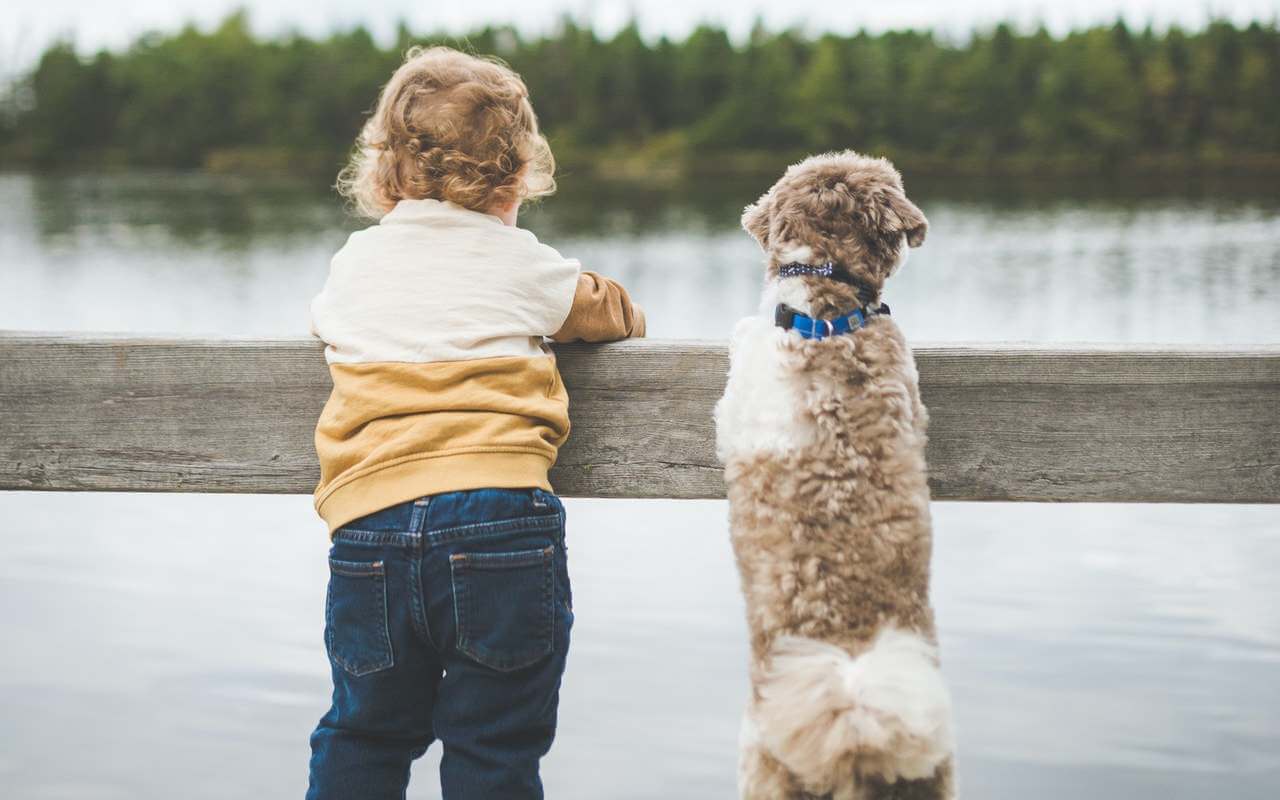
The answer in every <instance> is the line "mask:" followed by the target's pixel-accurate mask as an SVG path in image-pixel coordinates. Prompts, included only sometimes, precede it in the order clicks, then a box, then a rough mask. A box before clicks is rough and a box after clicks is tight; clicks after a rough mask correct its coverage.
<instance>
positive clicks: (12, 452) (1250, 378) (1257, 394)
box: [0, 333, 1280, 503]
mask: <svg viewBox="0 0 1280 800" xmlns="http://www.w3.org/2000/svg"><path fill="white" fill-rule="evenodd" d="M558 353H559V358H560V365H561V369H562V371H563V373H564V376H565V381H566V383H567V384H568V386H569V390H570V394H571V396H572V415H573V426H574V428H573V435H572V437H571V439H570V443H569V444H568V445H567V446H566V447H565V448H564V450H563V451H562V453H561V457H560V463H559V464H558V466H557V467H556V469H555V472H554V473H553V478H552V479H553V482H554V483H555V485H556V487H557V489H558V490H560V491H561V492H562V493H563V494H565V495H569V496H588V495H589V496H597V497H677V498H694V497H721V496H723V494H724V491H723V484H722V478H721V474H720V469H719V466H718V464H717V463H716V460H715V455H714V447H713V438H714V435H713V427H712V423H711V408H712V406H713V404H714V403H715V400H716V399H717V398H718V397H719V394H720V391H721V388H722V387H723V383H724V375H725V371H726V368H727V356H726V352H725V347H724V346H723V345H722V344H719V343H708V342H682V341H662V340H650V341H638V342H621V343H617V344H611V345H603V346H585V345H574V346H564V347H560V348H558ZM916 353H917V359H918V361H919V365H920V374H921V383H922V393H923V395H924V399H925V402H926V403H927V404H928V406H929V409H930V412H931V414H932V417H933V423H932V426H931V438H930V450H929V460H930V468H931V481H932V484H933V489H934V496H935V497H936V498H938V499H948V500H1044V501H1062V500H1066V501H1140V502H1266V503H1271V502H1280V346H1259V347H1242V348H1192V349H1188V348H1174V347H1158V346H1153V347H1124V346H1121V347H1115V346H1106V347H1103V346H1091V345H1082V346H1071V347H1061V346H1029V345H987V344H982V345H964V346H961V345H948V346H944V347H928V346H922V347H919V348H917V350H916ZM328 391H329V377H328V373H327V371H326V369H325V365H324V359H323V357H322V355H321V346H320V344H319V343H318V342H316V341H315V340H313V339H310V338H286V339H266V340H263V339H226V340H215V341H208V340H198V339H175V338H144V337H133V336H112V335H94V336H91V337H90V336H78V335H56V334H48V335H45V334H29V333H0V489H47V490H114V491H188V492H267V493H281V492H283V493H296V492H304V493H305V492H310V491H311V489H312V488H313V487H314V485H315V481H316V477H317V468H316V464H315V455H314V451H313V449H312V439H311V435H312V427H313V425H314V423H315V419H316V416H317V415H318V414H319V412H320V408H321V407H322V406H323V404H324V401H325V397H326V396H327V394H328Z"/></svg>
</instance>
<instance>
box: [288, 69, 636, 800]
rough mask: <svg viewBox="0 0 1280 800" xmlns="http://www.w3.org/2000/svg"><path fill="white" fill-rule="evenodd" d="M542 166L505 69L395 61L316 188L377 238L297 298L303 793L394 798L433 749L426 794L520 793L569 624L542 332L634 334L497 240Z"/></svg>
mask: <svg viewBox="0 0 1280 800" xmlns="http://www.w3.org/2000/svg"><path fill="white" fill-rule="evenodd" d="M553 172H554V162H553V159H552V155H551V150H550V148H549V147H548V145H547V141H546V139H545V138H544V137H543V136H542V135H541V134H540V133H539V131H538V123H537V119H536V118H535V116H534V113H533V108H532V106H531V105H530V104H529V98H528V90H527V89H526V88H525V85H524V83H523V81H521V79H520V77H519V76H518V75H516V74H515V73H514V72H512V71H511V70H510V69H508V68H507V67H506V66H504V65H502V64H501V63H498V62H497V61H494V60H489V59H484V58H477V57H473V56H469V55H465V54H463V53H460V52H457V51H455V50H451V49H448V48H443V47H436V48H431V49H427V50H421V49H415V50H411V51H410V52H409V54H408V57H407V59H406V61H405V63H404V64H403V65H402V66H401V67H400V68H399V69H398V70H397V71H396V72H395V74H394V75H392V77H391V80H390V81H389V82H388V83H387V85H386V86H385V87H383V90H382V94H381V95H380V97H379V99H378V104H377V108H376V110H375V111H374V112H373V115H372V117H370V119H369V120H368V122H367V123H366V124H365V126H364V129H363V131H362V132H361V134H360V138H359V140H358V144H357V148H356V150H355V153H354V155H353V156H352V159H351V162H350V164H348V166H347V167H346V169H344V170H343V172H342V174H341V175H340V176H339V182H338V185H339V189H340V190H341V191H342V192H343V194H344V195H346V196H347V197H348V198H350V199H351V200H352V201H353V203H354V204H355V205H356V207H357V208H358V209H359V210H360V211H361V212H362V213H363V214H365V215H367V216H368V217H370V218H373V219H376V220H377V224H375V225H372V226H371V227H369V228H366V229H365V230H361V231H358V232H356V233H353V234H352V235H351V237H350V238H349V239H348V240H347V243H346V244H345V245H344V246H343V248H342V249H341V250H339V251H338V253H337V254H336V255H335V256H334V257H333V262H332V265H331V268H330V272H329V277H328V280H327V281H326V283H325V286H324V289H323V290H322V291H321V292H320V294H319V295H318V296H317V297H316V298H315V300H314V301H313V302H312V305H311V312H312V332H313V333H315V334H316V335H317V336H319V337H320V338H321V339H323V340H324V342H325V343H326V345H327V346H326V348H325V358H326V360H327V361H328V364H329V372H330V375H331V376H332V379H333V392H332V394H331V395H330V397H329V401H328V403H327V404H326V405H325V407H324V410H323V412H322V413H321V416H320V420H319V422H318V424H317V426H316V435H315V438H316V452H317V454H318V456H319V459H320V483H319V485H318V486H317V487H316V492H315V506H316V510H317V511H318V512H319V514H320V516H321V517H322V518H323V519H324V520H325V522H326V523H327V524H328V527H329V531H330V534H331V536H332V543H333V546H332V549H331V551H330V558H329V567H330V577H329V589H328V597H327V600H326V604H325V646H326V649H327V651H328V654H329V660H330V662H331V667H332V672H333V705H332V707H331V708H330V709H329V712H328V713H327V714H325V715H324V717H323V718H322V719H321V720H320V723H319V725H318V726H317V727H316V730H315V732H314V733H313V734H312V736H311V753H312V755H311V776H310V777H311V780H310V789H309V791H308V792H307V798H308V800H329V799H330V798H341V800H352V799H353V798H359V800H382V799H383V798H388V799H390V798H403V797H404V794H405V790H406V786H407V785H408V782H409V767H410V764H411V762H412V761H413V760H414V759H415V758H417V757H418V756H420V755H422V754H423V753H424V752H425V751H426V749H427V747H428V746H429V745H430V744H431V743H432V742H433V741H435V740H436V739H439V740H440V742H441V744H442V747H443V748H444V750H443V757H442V761H441V764H440V783H441V788H442V790H443V794H444V798H445V800H480V799H481V798H483V800H503V799H504V798H511V799H512V800H514V799H515V798H521V799H523V798H540V797H542V784H541V781H540V779H539V777H538V762H539V759H541V757H542V756H543V755H545V754H546V753H547V751H548V749H549V748H550V746H551V741H552V738H553V736H554V735H555V728H556V707H557V702H558V696H559V688H560V677H561V674H562V673H563V671H564V665H565V656H566V654H567V652H568V649H569V631H570V628H571V627H572V625H573V610H572V609H573V603H572V595H571V593H570V588H569V575H568V571H567V567H566V561H565V538H564V508H563V507H562V505H561V504H560V500H559V499H558V498H557V497H556V495H555V494H554V493H553V491H552V488H551V484H550V483H549V482H548V481H547V470H548V469H549V468H550V467H551V465H552V463H553V462H554V461H555V458H556V452H557V449H558V448H559V447H560V445H562V444H563V443H564V441H565V439H566V438H567V437H568V435H569V414H568V396H567V394H566V392H565V388H564V384H563V383H562V382H561V379H560V375H559V373H558V371H557V370H556V363H555V357H554V355H553V354H552V353H551V351H550V350H549V349H548V347H547V346H546V344H545V342H544V337H550V338H551V339H553V340H555V341H561V342H564V341H573V340H585V341H606V340H612V339H621V338H625V337H628V336H643V335H644V315H643V313H642V312H641V310H640V309H639V308H638V307H637V306H635V305H633V304H632V303H631V301H630V299H629V297H628V296H627V293H626V291H625V290H624V289H623V288H622V287H621V286H619V285H618V284H616V283H614V282H613V281H611V280H608V279H607V278H603V277H601V276H599V275H597V274H594V273H592V272H584V271H582V270H581V268H580V266H579V264H578V262H577V261H575V260H573V259H566V258H563V257H562V256H561V255H560V254H559V253H557V252H556V251H555V250H553V249H552V248H550V247H548V246H547V245H545V244H541V243H540V242H539V241H538V240H537V238H536V237H534V235H533V234H532V233H530V232H528V231H526V230H522V229H520V228H518V227H516V224H515V223H516V214H517V211H518V210H519V208H520V204H521V203H522V202H523V201H525V200H527V199H529V198H532V197H537V196H540V195H546V194H550V193H551V192H552V191H554V189H555V181H554V179H553V177H552V175H553Z"/></svg>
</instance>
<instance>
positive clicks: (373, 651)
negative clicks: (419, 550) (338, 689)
mask: <svg viewBox="0 0 1280 800" xmlns="http://www.w3.org/2000/svg"><path fill="white" fill-rule="evenodd" d="M324 643H325V647H326V648H327V649H328V651H329V659H330V660H331V661H333V663H334V664H336V665H337V666H339V667H341V668H342V669H344V670H346V671H347V672H348V673H350V674H351V675H354V676H355V677H357V678H358V677H360V676H361V675H368V674H370V673H373V672H379V671H381V670H384V669H390V668H391V667H392V666H393V665H394V663H395V656H394V654H393V653H392V651H391V634H390V632H389V631H388V630H387V576H386V566H385V565H384V564H383V562H381V561H339V560H338V559H336V558H330V559H329V593H328V597H327V598H326V600H325V631H324Z"/></svg>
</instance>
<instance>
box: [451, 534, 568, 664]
mask: <svg viewBox="0 0 1280 800" xmlns="http://www.w3.org/2000/svg"><path fill="white" fill-rule="evenodd" d="M554 558H555V546H554V545H547V546H546V547H543V548H539V549H536V550H520V551H517V552H511V553H455V554H453V555H452V556H450V557H449V569H450V574H451V576H452V581H453V604H454V613H455V615H456V617H457V622H458V650H459V651H461V652H462V653H464V654H466V655H467V656H468V657H470V658H471V659H472V660H474V661H477V662H479V663H481V664H483V665H485V666H487V667H490V668H492V669H496V670H499V671H502V672H510V671H512V670H517V669H522V668H524V667H528V666H530V665H532V664H535V663H537V662H538V661H540V660H542V659H543V658H546V657H547V656H549V655H550V654H551V652H552V650H553V649H554V647H555V563H554Z"/></svg>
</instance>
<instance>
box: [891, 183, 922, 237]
mask: <svg viewBox="0 0 1280 800" xmlns="http://www.w3.org/2000/svg"><path fill="white" fill-rule="evenodd" d="M880 202H881V204H882V206H883V211H882V213H881V214H880V230H881V231H882V232H883V233H886V234H889V235H890V236H895V237H896V236H903V235H905V236H906V237H907V244H908V245H910V246H911V247H919V246H920V245H922V244H924V237H925V234H926V233H928V232H929V220H927V219H925V216H924V212H923V211H921V210H920V209H919V208H917V207H916V204H915V203H913V202H911V201H910V200H908V199H907V196H906V195H905V194H903V192H902V190H901V189H899V188H897V187H892V188H889V189H885V190H884V192H883V193H882V194H881V196H880Z"/></svg>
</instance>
